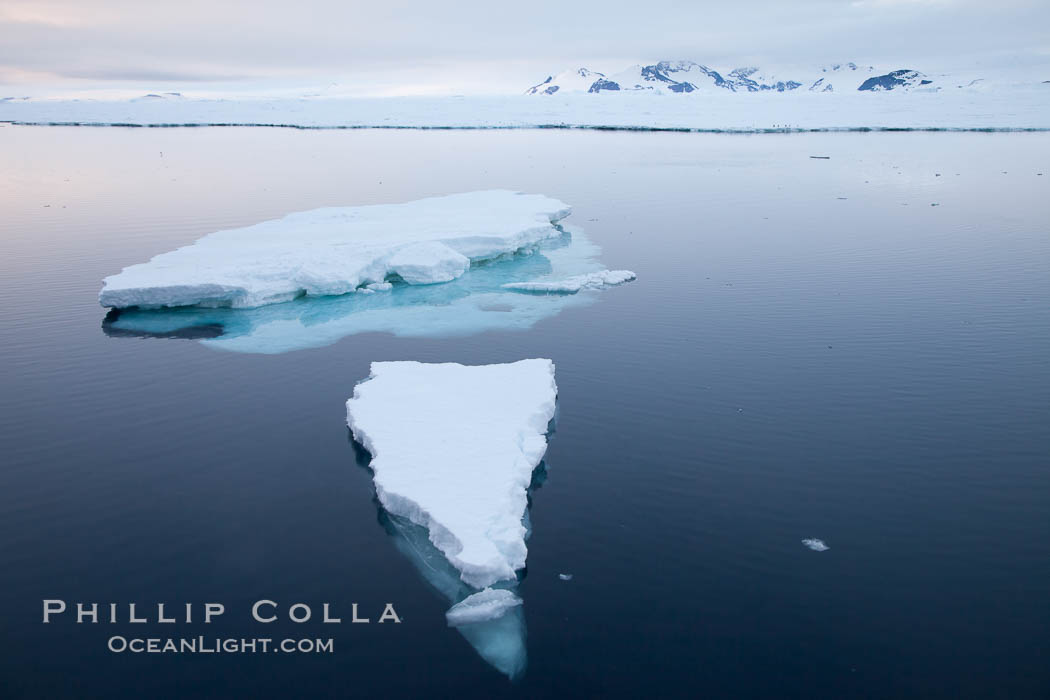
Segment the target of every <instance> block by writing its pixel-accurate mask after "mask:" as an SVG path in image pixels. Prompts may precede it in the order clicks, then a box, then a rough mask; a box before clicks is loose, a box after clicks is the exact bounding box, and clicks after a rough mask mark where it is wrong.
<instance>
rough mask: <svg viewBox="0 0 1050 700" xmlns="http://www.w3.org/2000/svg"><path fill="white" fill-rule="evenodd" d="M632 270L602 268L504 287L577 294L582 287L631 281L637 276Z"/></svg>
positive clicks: (595, 286) (514, 283) (525, 290)
mask: <svg viewBox="0 0 1050 700" xmlns="http://www.w3.org/2000/svg"><path fill="white" fill-rule="evenodd" d="M635 276H636V275H635V274H634V273H633V272H631V271H630V270H601V271H599V272H589V273H587V274H585V275H576V276H575V277H568V278H566V279H562V280H539V281H535V282H509V283H507V284H505V285H503V288H504V289H513V290H514V291H516V292H538V293H546V294H575V293H576V292H578V291H580V290H581V289H601V288H602V287H611V286H613V285H617V284H623V283H624V282H630V281H631V280H633V279H634V278H635Z"/></svg>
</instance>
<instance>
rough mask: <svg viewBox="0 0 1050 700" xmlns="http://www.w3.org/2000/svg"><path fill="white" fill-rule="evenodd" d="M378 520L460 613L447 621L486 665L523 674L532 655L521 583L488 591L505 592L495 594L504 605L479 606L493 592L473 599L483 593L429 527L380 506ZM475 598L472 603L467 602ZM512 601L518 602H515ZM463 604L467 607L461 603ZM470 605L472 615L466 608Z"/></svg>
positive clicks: (436, 588) (511, 673) (508, 672)
mask: <svg viewBox="0 0 1050 700" xmlns="http://www.w3.org/2000/svg"><path fill="white" fill-rule="evenodd" d="M379 522H380V523H382V525H383V528H384V529H385V530H386V532H387V534H389V535H390V537H391V538H392V539H393V541H394V546H396V547H397V549H398V551H400V552H401V553H402V554H403V555H404V556H405V557H406V558H407V559H408V560H409V561H410V562H412V565H413V566H414V567H415V568H416V570H417V571H419V573H420V575H421V576H422V577H423V578H424V579H425V580H426V582H427V583H429V584H430V586H431V588H433V589H434V590H435V591H436V592H437V593H438V594H439V595H440V596H441V597H442V598H444V599H445V600H447V601H448V602H449V603H451V604H452V608H450V610H449V612H452V611H453V610H458V611H459V612H456V613H452V618H451V619H449V620H448V621H449V623H450V626H452V627H454V628H455V629H456V631H457V632H459V633H460V634H461V635H462V636H463V638H464V639H466V640H467V642H468V643H469V644H470V646H471V647H473V648H474V651H476V652H477V653H478V656H480V657H481V658H482V659H484V660H485V662H486V663H488V664H489V665H491V666H492V667H493V668H495V669H496V670H498V671H499V672H500V673H503V674H505V675H506V676H508V677H509V678H512V679H513V678H518V677H520V676H521V674H522V673H524V672H525V667H526V666H527V665H528V654H527V650H526V648H525V637H526V633H525V615H524V612H523V607H522V604H521V602H520V601H521V598H519V597H518V595H517V587H518V582H517V581H509V582H506V583H504V584H501V586H502V587H501V588H490V589H485V590H488V591H504V592H503V593H497V594H496V595H497V596H505V597H504V599H503V601H502V604H500V603H496V602H494V601H490V603H492V604H491V605H484V606H482V605H478V606H477V607H475V606H474V604H473V603H481V602H483V601H484V600H485V597H487V596H488V595H491V594H486V596H485V597H482V598H476V597H475V596H478V595H481V593H482V592H483V591H476V590H475V589H474V588H472V587H471V586H468V585H467V584H466V583H464V582H463V579H461V578H460V576H459V571H458V570H456V569H455V568H454V567H453V566H452V564H451V563H449V561H448V560H447V559H445V556H444V555H443V554H442V553H441V552H440V551H438V549H437V548H436V547H435V546H434V545H433V544H432V543H431V542H430V538H429V535H428V533H427V530H426V528H424V527H422V526H420V525H416V524H415V523H413V522H411V521H410V520H408V519H407V518H403V517H401V516H399V515H393V514H391V513H389V512H387V511H386V510H384V509H382V508H380V510H379ZM472 599H473V603H467V601H469V600H472ZM514 600H517V601H519V602H518V603H517V604H514V603H513V601H514ZM464 603H466V605H462V604H464ZM461 605H462V607H461ZM468 607H469V608H470V612H469V613H467V611H466V610H465V608H468ZM446 619H448V615H447V614H446Z"/></svg>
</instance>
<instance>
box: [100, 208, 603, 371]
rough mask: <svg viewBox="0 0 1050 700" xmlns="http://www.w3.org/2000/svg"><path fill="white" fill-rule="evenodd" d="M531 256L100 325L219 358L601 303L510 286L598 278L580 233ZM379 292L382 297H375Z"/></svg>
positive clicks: (456, 331) (115, 314)
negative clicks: (434, 280)
mask: <svg viewBox="0 0 1050 700" xmlns="http://www.w3.org/2000/svg"><path fill="white" fill-rule="evenodd" d="M558 227H559V228H560V229H561V230H560V232H559V235H558V236H557V237H556V238H548V239H546V240H543V241H541V242H540V243H539V244H538V245H537V246H535V248H534V249H532V248H530V249H529V250H528V251H527V252H526V253H521V254H518V255H513V256H507V257H501V258H499V259H498V260H493V261H488V262H484V263H478V264H475V265H472V266H471V268H470V269H469V270H468V271H467V272H466V273H464V274H463V275H461V276H460V277H458V278H456V279H454V280H452V281H451V282H446V283H444V284H431V285H408V284H404V283H401V282H397V283H395V284H391V283H389V282H385V283H375V284H370V285H368V286H367V287H365V288H361V289H359V290H357V293H356V294H344V295H342V296H330V297H320V298H313V297H304V298H302V299H296V300H295V301H291V302H288V303H285V304H270V305H267V306H262V307H259V308H254V309H227V308H218V309H212V308H201V307H199V306H189V307H177V308H170V309H153V310H140V309H121V310H113V311H111V312H110V313H109V314H108V315H107V317H106V320H105V321H104V322H103V324H102V328H103V330H104V331H105V332H106V333H107V334H108V335H112V336H139V337H149V338H189V339H195V340H198V341H200V342H202V343H203V344H204V345H207V346H208V347H211V348H215V349H219V350H230V351H235V352H252V353H282V352H288V351H291V350H298V349H302V348H313V347H319V346H323V345H329V344H331V343H334V342H336V341H338V340H339V339H340V338H344V337H346V336H349V335H354V334H358V333H369V332H385V333H393V334H394V335H398V336H425V337H448V336H456V335H467V334H471V333H480V332H482V331H487V330H519V329H527V328H531V327H532V326H533V325H534V324H536V323H537V322H539V321H540V320H542V319H545V318H548V317H551V316H554V315H556V314H558V313H560V312H561V311H563V310H565V309H569V308H574V307H578V306H584V305H587V304H591V303H594V302H595V301H596V300H597V296H596V295H597V294H598V292H596V291H588V290H584V291H581V292H580V293H579V294H542V293H541V294H523V293H521V292H519V291H515V290H513V289H506V288H504V286H503V285H504V284H507V283H512V282H529V281H541V280H552V279H554V280H558V279H566V278H572V277H576V276H581V275H587V274H589V273H592V272H600V271H601V270H602V265H601V263H600V262H599V261H598V256H599V254H600V252H601V251H600V249H599V248H598V246H596V245H594V243H592V242H591V241H590V240H589V239H588V238H587V236H586V234H585V233H584V232H583V231H582V230H580V229H578V228H576V227H573V226H565V225H563V224H561V223H559V224H558ZM373 290H374V291H375V292H381V293H373Z"/></svg>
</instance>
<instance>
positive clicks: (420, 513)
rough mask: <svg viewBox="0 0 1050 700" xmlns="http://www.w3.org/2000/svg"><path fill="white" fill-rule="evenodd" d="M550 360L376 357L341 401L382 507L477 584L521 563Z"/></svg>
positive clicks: (549, 409)
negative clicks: (472, 362) (468, 362)
mask: <svg viewBox="0 0 1050 700" xmlns="http://www.w3.org/2000/svg"><path fill="white" fill-rule="evenodd" d="M556 398H557V386H556V385H555V383H554V363H553V362H551V361H550V360H543V359H534V360H521V361H520V362H514V363H511V364H497V365H481V366H474V367H468V366H464V365H458V364H422V363H419V362H374V363H372V369H371V374H370V376H369V377H368V379H367V380H365V381H363V382H361V383H360V384H358V385H357V386H356V387H355V388H354V396H353V398H351V399H350V400H349V401H347V403H346V408H347V424H348V425H349V426H350V429H351V431H353V435H354V438H355V439H356V440H357V441H358V442H360V443H361V444H362V445H364V447H365V448H366V449H367V450H368V451H369V452H370V453H371V455H372V461H371V464H370V466H371V468H372V471H373V475H374V476H373V478H374V481H375V486H376V494H377V496H378V498H379V502H380V503H381V504H382V505H383V507H384V508H385V509H386V510H388V511H389V512H391V513H393V514H394V515H400V516H404V517H406V518H407V519H409V520H410V521H412V522H414V523H416V524H418V525H422V526H423V527H425V528H426V529H427V531H428V534H429V537H430V541H431V542H432V543H433V544H434V546H435V547H437V549H438V550H440V551H441V552H442V553H443V554H444V555H445V557H446V558H447V559H448V561H449V562H450V563H451V564H452V565H453V566H454V567H455V568H456V569H457V570H458V571H459V573H460V578H461V579H462V580H463V581H464V582H465V583H467V584H469V585H470V586H472V587H474V588H485V587H486V586H490V585H492V584H493V583H495V582H497V581H503V580H510V579H514V577H515V572H516V571H517V570H518V569H521V568H522V567H524V566H525V557H526V554H527V550H526V547H525V536H526V528H525V526H524V524H523V523H522V518H523V516H524V515H525V510H526V507H527V505H528V500H527V496H526V490H527V489H528V487H529V483H530V481H531V478H532V471H533V469H535V467H536V466H537V465H538V464H539V463H540V460H541V459H542V458H543V454H544V452H545V451H546V449H547V440H546V433H547V425H548V423H549V422H550V420H551V419H552V418H553V417H554V408H555V399H556Z"/></svg>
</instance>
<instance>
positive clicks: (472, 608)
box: [445, 588, 521, 627]
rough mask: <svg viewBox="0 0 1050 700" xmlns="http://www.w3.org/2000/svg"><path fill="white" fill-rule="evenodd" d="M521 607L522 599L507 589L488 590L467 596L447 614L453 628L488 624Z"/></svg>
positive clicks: (446, 617)
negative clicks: (478, 623) (514, 608)
mask: <svg viewBox="0 0 1050 700" xmlns="http://www.w3.org/2000/svg"><path fill="white" fill-rule="evenodd" d="M518 605H521V598H519V597H518V596H516V595H515V594H514V593H513V592H511V591H508V590H507V589H506V588H486V589H484V590H482V591H478V592H477V593H475V594H473V595H470V596H467V597H466V598H464V599H463V600H461V601H460V602H458V603H456V604H455V605H453V606H452V607H451V608H449V609H448V610H447V611H446V612H445V619H446V620H448V624H449V626H451V627H459V626H461V625H469V624H474V623H476V622H487V621H488V620H495V619H496V618H499V617H503V616H504V615H505V614H506V613H507V611H508V610H510V609H511V608H513V607H516V606H518Z"/></svg>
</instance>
